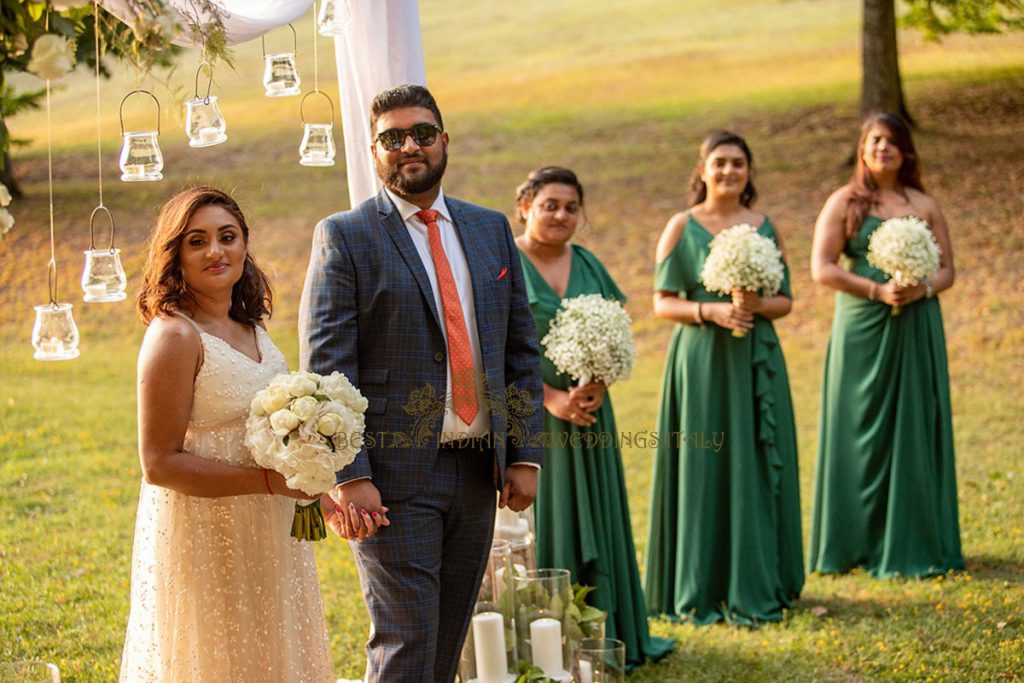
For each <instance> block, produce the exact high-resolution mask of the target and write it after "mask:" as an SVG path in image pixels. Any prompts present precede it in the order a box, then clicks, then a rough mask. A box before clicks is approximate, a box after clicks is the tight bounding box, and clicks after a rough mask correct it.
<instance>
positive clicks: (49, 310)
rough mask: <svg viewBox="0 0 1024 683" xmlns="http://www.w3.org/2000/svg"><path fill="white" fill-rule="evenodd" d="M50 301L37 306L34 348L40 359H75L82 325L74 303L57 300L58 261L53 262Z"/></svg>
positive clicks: (35, 356) (33, 330)
mask: <svg viewBox="0 0 1024 683" xmlns="http://www.w3.org/2000/svg"><path fill="white" fill-rule="evenodd" d="M49 281H50V303H48V304H43V305H41V306H36V307H35V308H36V322H35V325H33V326H32V348H34V349H35V350H36V352H35V354H34V356H33V357H34V358H35V359H36V360H71V359H73V358H78V327H77V326H76V325H75V319H74V317H73V316H72V314H71V304H59V303H57V264H56V263H55V262H54V261H53V260H52V259H51V260H50V266H49Z"/></svg>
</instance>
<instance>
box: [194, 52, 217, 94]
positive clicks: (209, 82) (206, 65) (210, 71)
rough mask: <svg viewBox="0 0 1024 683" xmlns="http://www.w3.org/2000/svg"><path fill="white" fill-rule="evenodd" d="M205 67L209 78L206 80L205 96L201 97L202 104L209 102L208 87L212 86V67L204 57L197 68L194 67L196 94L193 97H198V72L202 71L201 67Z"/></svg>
mask: <svg viewBox="0 0 1024 683" xmlns="http://www.w3.org/2000/svg"><path fill="white" fill-rule="evenodd" d="M204 66H205V67H206V73H208V74H209V75H210V80H208V81H207V82H206V97H204V98H203V104H209V103H210V89H211V88H212V87H213V67H212V66H210V63H209V62H208V61H206V60H205V59H204V60H203V61H202V62H200V64H199V68H198V69H196V95H195V99H197V100H198V99H199V74H200V73H202V71H203V67H204Z"/></svg>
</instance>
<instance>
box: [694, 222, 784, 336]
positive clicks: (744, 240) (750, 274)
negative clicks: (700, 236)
mask: <svg viewBox="0 0 1024 683" xmlns="http://www.w3.org/2000/svg"><path fill="white" fill-rule="evenodd" d="M710 249H711V251H710V253H708V257H707V258H706V259H705V260H704V268H703V269H702V270H701V273H700V279H701V281H703V283H704V287H705V288H706V289H707V290H708V291H709V292H718V293H719V294H724V295H729V294H732V295H733V305H735V295H736V294H737V293H738V291H739V290H742V289H745V290H748V291H752V292H761V294H762V296H764V295H768V296H774V295H775V294H777V293H778V291H779V287H781V286H782V278H783V277H784V276H785V267H784V266H783V264H782V252H781V251H779V247H778V246H777V245H776V244H775V242H773V241H772V240H771V239H769V238H768V237H765V236H764V235H760V234H758V232H757V228H755V227H754V226H753V225H749V224H747V223H740V224H739V225H734V226H732V227H731V228H727V229H725V230H723V231H721V232H720V233H718V234H717V235H715V238H714V239H712V240H711V246H710ZM732 336H734V337H742V336H744V333H743V332H739V331H737V330H733V332H732Z"/></svg>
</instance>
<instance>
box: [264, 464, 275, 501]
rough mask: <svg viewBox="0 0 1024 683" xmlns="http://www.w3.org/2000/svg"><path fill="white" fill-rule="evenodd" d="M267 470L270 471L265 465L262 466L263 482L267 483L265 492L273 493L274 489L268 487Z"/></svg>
mask: <svg viewBox="0 0 1024 683" xmlns="http://www.w3.org/2000/svg"><path fill="white" fill-rule="evenodd" d="M268 472H270V470H268V469H267V468H266V467H264V468H263V483H264V484H266V485H267V493H269V494H270V495H274V489H272V488H270V475H269V474H268Z"/></svg>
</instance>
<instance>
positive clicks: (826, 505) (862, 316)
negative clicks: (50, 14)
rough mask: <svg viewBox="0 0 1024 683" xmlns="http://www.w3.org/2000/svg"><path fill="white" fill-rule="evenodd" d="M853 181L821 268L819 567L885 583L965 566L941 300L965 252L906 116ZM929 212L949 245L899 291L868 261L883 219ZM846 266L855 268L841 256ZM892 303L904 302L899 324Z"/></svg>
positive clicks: (836, 205)
mask: <svg viewBox="0 0 1024 683" xmlns="http://www.w3.org/2000/svg"><path fill="white" fill-rule="evenodd" d="M857 149H858V154H857V169H856V171H855V172H854V176H853V179H852V180H851V181H850V182H849V183H847V184H846V185H844V186H843V187H841V188H839V189H838V190H837V191H836V192H834V193H833V194H832V196H831V197H829V198H828V201H827V202H825V206H824V208H823V209H822V210H821V214H820V215H819V216H818V222H817V225H816V226H815V228H814V248H813V255H812V260H811V272H812V274H813V276H814V279H815V281H816V282H820V283H822V284H824V285H827V286H829V287H831V288H833V289H835V290H837V292H836V304H835V317H834V319H833V323H832V337H831V339H830V340H829V346H828V355H827V356H826V359H825V380H824V384H823V387H822V400H821V427H820V433H819V438H818V472H817V481H816V485H815V492H814V512H813V514H812V516H811V538H810V562H809V567H810V570H811V571H818V572H846V571H849V570H850V569H852V568H854V567H864V568H865V569H867V570H868V571H870V572H871V573H872V574H873V575H875V576H877V577H889V576H930V575H933V574H939V573H943V572H946V571H949V570H951V569H963V567H964V560H963V555H962V554H961V551H960V527H959V520H958V516H957V500H956V469H955V467H954V464H953V424H952V414H951V409H950V400H949V372H948V368H947V362H946V340H945V334H944V333H943V330H942V311H941V309H940V308H939V300H938V299H937V298H935V295H936V294H938V293H939V292H942V291H944V290H946V289H949V288H950V287H951V286H952V285H953V276H954V275H953V247H952V245H951V244H950V241H949V231H948V230H947V228H946V221H945V219H944V218H943V217H942V211H941V210H940V209H939V205H938V203H937V202H936V201H935V200H934V199H933V198H932V197H930V196H928V195H927V194H925V192H924V189H923V188H922V186H921V179H920V170H919V163H918V157H917V153H916V152H915V151H914V143H913V141H912V140H911V138H910V131H909V130H908V129H907V126H906V124H905V123H904V122H903V121H902V120H901V119H900V118H899V117H898V116H896V115H894V114H886V113H882V114H876V115H873V116H871V117H869V118H868V119H867V121H866V122H865V123H864V126H863V128H862V129H861V136H860V144H859V146H858V148H857ZM896 216H918V217H920V218H923V219H924V220H926V221H927V222H928V224H929V225H930V226H931V229H932V232H933V233H934V235H935V238H936V239H937V240H938V243H939V246H940V247H941V248H942V257H941V263H940V266H939V271H938V273H936V275H935V277H933V278H932V279H931V281H928V282H923V283H921V284H919V285H917V286H916V287H906V288H900V287H897V286H896V285H895V284H893V283H892V282H891V281H887V280H886V277H885V275H884V274H883V273H882V272H881V271H879V270H877V269H875V268H874V267H872V266H871V265H870V264H868V262H867V258H866V254H867V247H868V239H869V238H870V237H871V233H872V231H874V230H875V228H877V227H878V226H879V225H880V224H881V223H882V221H884V220H885V219H887V218H892V217H896ZM840 256H843V257H844V259H843V260H844V262H845V266H846V267H845V268H844V267H842V266H840V265H839V264H838V263H837V261H838V260H839V258H840ZM890 306H900V307H901V308H902V312H901V314H900V315H899V316H893V315H891V308H890Z"/></svg>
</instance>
